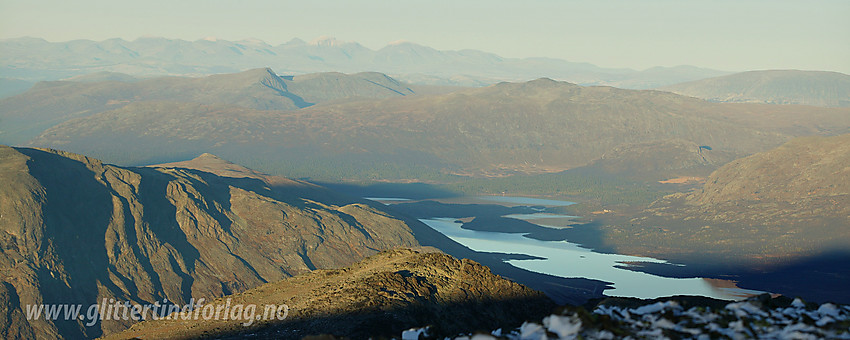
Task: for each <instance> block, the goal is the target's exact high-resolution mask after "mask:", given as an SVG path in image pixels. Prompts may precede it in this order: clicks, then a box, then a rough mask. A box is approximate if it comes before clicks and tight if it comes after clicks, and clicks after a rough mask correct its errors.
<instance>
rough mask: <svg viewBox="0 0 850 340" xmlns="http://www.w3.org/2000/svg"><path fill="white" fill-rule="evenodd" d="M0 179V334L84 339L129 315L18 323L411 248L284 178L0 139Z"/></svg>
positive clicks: (358, 211)
mask: <svg viewBox="0 0 850 340" xmlns="http://www.w3.org/2000/svg"><path fill="white" fill-rule="evenodd" d="M231 170H232V169H231ZM0 186H2V188H3V189H2V190H0V228H2V231H3V232H2V233H0V243H2V245H3V249H4V252H3V253H0V263H2V266H0V267H1V268H3V278H2V279H0V280H2V285H0V288H2V289H0V294H2V296H3V297H4V299H2V303H3V305H2V306H0V311H2V313H3V318H2V320H3V321H2V324H0V331H2V332H3V334H4V336H10V335H12V334H32V335H35V336H37V337H40V338H43V337H47V338H60V337H69V338H79V337H95V336H99V335H102V334H106V333H109V332H114V331H117V330H122V329H124V328H126V327H127V326H128V325H129V323H131V322H132V320H123V321H121V320H98V321H97V322H96V323H95V325H93V327H86V326H84V324H83V322H82V321H80V320H61V319H60V320H44V319H38V320H28V319H25V318H22V316H23V315H24V312H25V309H24V307H25V305H39V304H52V303H72V304H84V305H88V304H95V303H97V302H99V301H101V300H102V299H104V298H106V299H109V298H112V299H116V300H121V301H131V302H132V303H153V302H154V301H162V300H163V299H168V301H171V302H172V303H186V302H188V301H189V300H190V297H194V298H199V297H206V298H214V297H219V296H223V295H228V294H232V293H235V292H240V291H243V290H246V289H248V288H252V287H256V286H258V285H260V284H262V283H265V282H269V281H276V280H280V279H282V278H284V277H289V276H293V275H295V274H298V273H304V272H307V271H310V270H314V269H317V268H335V267H339V266H342V265H347V264H350V263H352V262H354V261H356V260H357V259H359V258H362V257H365V256H367V255H371V254H374V253H376V252H377V251H378V250H381V249H389V248H394V247H397V246H417V245H419V243H418V241H416V238H415V237H414V235H413V233H414V231H412V230H411V227H410V226H408V225H407V224H406V223H405V222H404V221H403V220H402V219H401V218H400V217H395V216H393V215H391V214H390V213H387V212H384V211H380V210H377V209H375V208H374V207H372V206H370V205H368V204H364V203H361V202H357V201H352V200H351V199H350V198H348V197H345V196H341V195H338V194H334V193H332V192H330V191H329V190H327V189H323V188H321V187H318V186H315V185H309V184H305V183H301V182H296V181H265V180H261V179H257V178H249V177H242V178H234V177H221V176H216V175H214V174H211V173H207V172H202V171H197V170H192V169H187V168H175V167H154V168H121V167H116V166H112V165H108V164H104V163H103V162H101V161H99V160H96V159H93V158H89V157H86V156H82V155H77V154H72V153H67V152H63V151H56V150H48V149H29V148H11V147H6V146H0Z"/></svg>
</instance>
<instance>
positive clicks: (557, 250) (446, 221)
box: [376, 196, 762, 300]
mask: <svg viewBox="0 0 850 340" xmlns="http://www.w3.org/2000/svg"><path fill="white" fill-rule="evenodd" d="M470 199H471V200H467V202H468V201H487V202H497V203H499V204H506V205H511V206H516V205H521V206H523V205H524V206H537V207H536V208H537V209H534V210H535V211H538V212H537V213H529V214H508V215H504V217H510V218H515V219H521V220H524V221H527V222H529V223H533V224H536V225H539V226H542V227H547V228H568V227H569V226H567V225H566V224H567V221H568V220H569V219H572V218H575V217H576V216H570V215H562V214H554V213H548V212H545V210H546V209H545V208H546V207H561V206H568V205H571V204H574V203H573V202H567V201H557V200H548V199H536V198H525V197H508V196H492V197H490V196H479V197H474V198H470ZM401 200H404V199H380V200H376V201H380V202H382V203H384V204H392V203H393V202H401ZM541 206H542V207H541ZM471 213H472V212H471ZM456 220H457V219H456V218H422V219H420V221H422V222H423V223H425V224H426V225H428V226H430V227H431V228H433V229H434V230H436V231H438V232H440V233H442V234H443V235H446V236H447V237H449V238H451V239H452V240H454V241H456V242H458V243H461V244H463V245H464V246H466V247H468V248H470V249H472V250H475V251H481V252H499V253H511V254H524V255H530V256H533V257H537V258H542V259H532V260H508V261H506V262H508V263H510V264H511V265H513V266H516V267H519V268H523V269H526V270H530V271H534V272H538V273H546V274H550V275H555V276H560V277H566V278H574V277H581V278H589V279H596V280H602V281H607V282H611V283H613V287H614V289H611V290H606V291H605V295H609V296H625V297H637V298H645V299H648V298H656V297H662V296H671V295H701V296H707V297H712V298H717V299H726V300H735V299H741V298H743V297H746V296H750V295H755V294H760V293H762V292H759V291H754V290H746V289H740V288H736V287H734V284H732V283H731V282H729V281H726V282H723V280H713V279H712V280H706V279H702V278H689V279H680V278H668V277H662V276H657V275H652V274H647V273H643V272H638V271H632V270H627V269H622V268H617V267H618V266H620V267H622V266H627V263H629V262H650V263H666V261H663V260H659V259H654V258H649V257H638V256H628V255H618V254H603V253H597V252H594V251H592V250H590V249H586V248H582V247H580V246H579V245H577V244H574V243H570V242H569V241H541V240H536V239H532V238H528V237H525V236H523V234H520V233H504V232H490V231H476V230H467V229H463V228H461V225H462V224H463V223H459V222H456ZM730 287H731V288H730Z"/></svg>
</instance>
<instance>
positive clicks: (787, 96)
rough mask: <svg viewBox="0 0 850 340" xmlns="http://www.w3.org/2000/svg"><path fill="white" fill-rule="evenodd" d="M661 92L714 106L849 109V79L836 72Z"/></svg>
mask: <svg viewBox="0 0 850 340" xmlns="http://www.w3.org/2000/svg"><path fill="white" fill-rule="evenodd" d="M660 90H664V91H670V92H673V93H678V94H682V95H686V96H691V97H697V98H702V99H706V100H710V101H714V102H726V103H767V104H802V105H814V106H831V107H838V106H843V107H847V106H850V75H846V74H843V73H838V72H823V71H796V70H771V71H750V72H742V73H736V74H731V75H726V76H721V77H716V78H709V79H701V80H695V81H691V82H687V83H682V84H676V85H671V86H665V87H662V88H660Z"/></svg>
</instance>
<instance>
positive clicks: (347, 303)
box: [108, 249, 555, 339]
mask: <svg viewBox="0 0 850 340" xmlns="http://www.w3.org/2000/svg"><path fill="white" fill-rule="evenodd" d="M226 303H230V305H231V306H235V305H244V306H248V305H252V304H253V305H256V306H257V309H256V310H257V311H262V310H264V309H265V306H267V305H269V304H271V305H274V306H280V305H282V304H286V305H287V307H288V314H287V316H286V317H285V319H284V320H272V321H269V320H261V321H257V322H256V323H254V324H252V325H248V326H246V325H245V321H244V319H241V320H240V319H231V320H221V318H219V320H214V318H213V319H210V320H204V319H203V317H201V318H197V319H195V320H191V317H190V320H183V317H182V316H185V315H188V314H187V313H184V314H182V315H181V314H174V315H172V316H171V319H170V320H168V319H160V320H155V321H147V322H142V323H139V324H136V325H134V326H133V327H132V328H131V329H129V330H128V331H126V332H123V333H119V334H115V335H114V336H111V337H108V339H127V338H132V337H139V338H146V339H149V338H150V339H153V338H161V339H186V338H196V337H215V338H242V337H245V336H251V337H254V338H276V339H279V338H293V339H300V338H302V337H304V336H309V335H317V334H330V335H335V336H346V337H350V338H353V339H365V338H369V337H381V336H385V337H390V336H398V335H399V334H401V333H402V331H403V330H405V329H409V328H412V327H423V326H430V332H431V334H432V335H435V336H440V335H454V334H458V333H460V332H462V331H467V330H486V329H495V328H499V327H506V328H507V327H511V328H512V327H517V326H519V325H520V324H521V323H522V321H523V320H525V318H537V317H541V316H543V315H545V314H547V313H549V312H551V311H552V309H553V308H554V306H555V305H554V303H553V302H552V301H551V300H549V299H548V298H547V297H546V296H545V295H543V293H540V292H537V291H534V290H531V289H529V288H527V287H525V286H522V285H519V284H517V283H514V282H511V281H508V280H506V279H504V278H501V277H499V276H496V275H494V274H492V273H491V272H490V270H489V269H488V268H487V267H485V266H482V265H480V264H478V263H476V262H473V261H470V260H458V259H456V258H453V257H451V256H448V255H445V254H442V253H436V252H425V251H422V250H419V251H417V250H410V249H396V250H392V251H387V252H382V253H379V254H377V255H374V256H371V257H369V258H366V259H364V260H363V261H361V262H358V263H356V264H353V265H351V266H349V267H346V268H343V269H339V270H319V271H314V272H311V273H308V274H304V275H299V276H297V277H293V278H289V279H286V280H283V281H280V282H275V283H269V284H266V285H263V286H261V287H258V288H256V289H252V290H249V291H246V292H244V293H241V294H236V295H233V296H228V297H227V298H226V299H224V298H222V299H218V300H215V301H212V302H210V304H211V305H214V306H218V305H223V304H226ZM200 308H203V307H200ZM189 313H191V312H189Z"/></svg>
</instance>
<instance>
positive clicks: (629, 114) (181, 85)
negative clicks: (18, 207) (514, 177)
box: [0, 69, 850, 180]
mask: <svg viewBox="0 0 850 340" xmlns="http://www.w3.org/2000/svg"><path fill="white" fill-rule="evenodd" d="M289 79H290V78H286V77H279V76H277V75H276V74H275V72H273V71H271V70H270V69H257V70H251V71H246V72H242V73H237V74H227V75H216V76H209V77H202V78H175V77H167V78H155V79H149V80H143V81H135V82H115V81H106V82H43V83H39V84H38V85H36V86H35V87H34V88H33V89H31V90H30V91H28V92H27V93H24V94H21V95H17V96H14V97H10V98H6V99H2V100H0V121H3V122H4V124H3V126H2V130H3V131H0V142H2V143H8V144H18V145H31V146H41V147H55V148H63V149H67V150H70V151H73V152H80V153H84V154H89V155H93V156H96V157H99V158H103V159H105V160H107V161H109V162H114V163H117V164H125V165H143V164H152V163H162V162H168V161H174V160H181V159H187V158H191V157H194V156H195V155H198V154H201V153H204V152H210V153H214V154H218V155H222V156H223V157H225V158H228V159H232V160H234V161H236V162H237V163H240V164H246V165H248V166H251V167H253V168H258V169H261V170H263V171H266V172H270V173H275V174H286V175H293V176H298V177H313V178H324V179H335V180H338V179H340V178H344V179H369V178H372V179H381V180H405V179H411V178H416V179H418V180H428V179H429V178H430V179H436V178H435V177H434V176H446V175H473V176H504V175H509V174H514V173H541V172H556V171H562V170H566V169H571V168H575V167H580V166H584V165H587V164H589V163H590V162H592V161H594V160H596V159H599V158H602V157H603V155H608V158H606V159H607V160H611V159H612V158H611V157H615V156H614V155H615V154H616V152H615V151H613V150H614V149H615V148H618V147H623V146H626V145H629V144H636V143H637V144H640V143H650V144H651V143H659V142H661V141H665V140H673V139H676V140H679V141H678V142H675V143H682V142H683V141H684V142H686V143H692V145H696V146H699V147H702V146H705V147H706V148H702V149H700V148H697V149H694V151H699V150H704V151H706V154H707V153H708V151H709V148H710V149H711V153H712V154H713V155H714V156H712V157H714V158H712V159H711V160H710V162H708V163H707V164H708V165H710V166H711V167H712V168H711V169H713V167H716V166H719V165H720V164H723V163H725V162H726V161H729V160H732V159H734V158H737V157H740V156H745V155H749V154H752V153H754V152H759V151H764V150H767V149H770V148H772V147H775V146H778V145H780V144H781V143H783V142H785V141H787V140H788V139H790V138H792V137H793V136H800V135H811V134H822V135H830V134H840V133H847V132H848V129H850V111H848V110H850V109H844V108H814V107H805V108H803V107H794V106H781V105H754V104H717V103H709V102H706V101H703V100H699V99H694V98H688V97H684V96H680V95H675V94H671V93H666V92H660V91H635V90H623V89H617V88H611V87H582V86H578V85H574V84H570V83H565V82H557V81H553V80H549V79H539V80H535V81H531V82H525V83H500V84H497V85H493V86H489V87H485V88H477V89H465V90H460V91H455V92H451V93H443V94H431V95H422V94H419V95H413V94H415V91H414V90H412V88H411V87H408V86H407V85H405V84H403V83H400V82H398V81H395V80H394V79H392V78H389V77H387V76H385V75H382V74H375V73H367V74H355V75H342V74H336V73H324V74H316V75H304V76H298V77H294V78H291V80H289ZM366 98H372V99H368V100H366ZM381 98H383V99H381ZM376 99H377V100H376ZM313 102H318V103H319V105H311V104H312V103H313ZM284 110H285V111H284ZM650 144H644V145H650ZM661 145H669V144H661ZM648 147H649V148H650V149H652V148H653V147H652V146H651V145H650V146H648ZM650 151H651V150H650ZM612 152H614V153H612ZM652 152H654V151H652ZM620 154H622V152H620ZM655 154H659V152H655ZM660 154H665V152H660ZM627 155H628V153H627V154H625V156H627ZM616 157H621V156H616ZM688 157H689V156H688ZM688 162H690V161H688ZM683 164H684V163H683ZM650 170H651V169H650Z"/></svg>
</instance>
